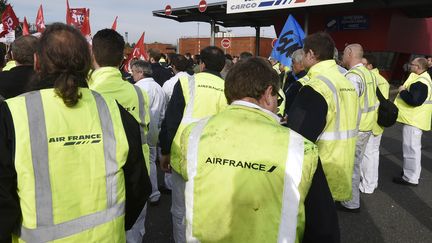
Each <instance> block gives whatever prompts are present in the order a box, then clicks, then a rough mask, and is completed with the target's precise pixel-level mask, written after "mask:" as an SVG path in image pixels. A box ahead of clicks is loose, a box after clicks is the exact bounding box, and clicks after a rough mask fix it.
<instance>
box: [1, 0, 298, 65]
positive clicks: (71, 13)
mask: <svg viewBox="0 0 432 243" xmlns="http://www.w3.org/2000/svg"><path fill="white" fill-rule="evenodd" d="M1 17H2V18H1V21H2V25H3V26H2V27H3V31H1V32H0V37H3V36H5V35H6V34H7V33H9V32H12V31H13V30H14V29H15V28H16V27H17V26H18V25H19V20H18V18H17V16H16V15H15V12H14V11H13V9H12V6H11V5H9V4H8V5H7V6H6V9H5V11H4V12H3V14H2V16H1ZM117 19H118V16H116V18H115V20H114V23H113V24H112V27H111V28H112V29H113V30H116V29H117ZM35 23H36V29H37V32H38V33H42V32H43V31H44V29H45V20H44V14H43V8H42V5H40V6H39V9H38V12H37V16H36V21H35ZM66 24H68V25H72V26H75V27H76V28H77V29H79V30H80V31H81V33H82V34H83V35H84V37H86V39H87V40H88V41H89V43H91V29H90V9H88V8H70V7H69V1H68V0H66ZM22 30H23V35H29V34H30V31H29V24H28V22H27V19H26V17H24V21H23V27H22ZM304 37H305V33H304V31H303V30H302V28H301V26H300V25H299V24H298V23H297V21H296V20H295V19H294V17H293V16H292V15H289V17H288V19H287V21H286V23H285V26H284V27H283V29H282V31H281V33H280V35H279V38H278V40H277V41H276V43H275V45H274V48H273V51H272V53H271V57H273V58H274V59H276V60H278V61H279V62H280V63H281V64H283V65H285V66H287V67H290V66H291V63H292V62H291V54H292V53H293V52H294V51H295V50H297V49H299V48H302V47H303V39H304ZM134 59H142V60H148V56H147V52H146V48H145V45H144V33H142V35H141V37H140V39H139V40H138V42H137V43H136V45H135V47H134V49H133V51H132V52H131V54H130V55H129V56H128V57H127V59H126V62H125V65H124V66H125V71H129V66H130V62H131V61H132V60H134Z"/></svg>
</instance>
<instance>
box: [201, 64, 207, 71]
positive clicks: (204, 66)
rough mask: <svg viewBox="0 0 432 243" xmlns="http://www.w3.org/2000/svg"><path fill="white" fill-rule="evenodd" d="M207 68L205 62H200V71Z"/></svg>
mask: <svg viewBox="0 0 432 243" xmlns="http://www.w3.org/2000/svg"><path fill="white" fill-rule="evenodd" d="M205 68H206V65H205V63H204V62H200V71H201V72H202V71H204V69H205Z"/></svg>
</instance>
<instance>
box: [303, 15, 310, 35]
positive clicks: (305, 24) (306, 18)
mask: <svg viewBox="0 0 432 243" xmlns="http://www.w3.org/2000/svg"><path fill="white" fill-rule="evenodd" d="M308 32H309V14H308V13H306V14H305V21H304V33H305V36H307V35H308Z"/></svg>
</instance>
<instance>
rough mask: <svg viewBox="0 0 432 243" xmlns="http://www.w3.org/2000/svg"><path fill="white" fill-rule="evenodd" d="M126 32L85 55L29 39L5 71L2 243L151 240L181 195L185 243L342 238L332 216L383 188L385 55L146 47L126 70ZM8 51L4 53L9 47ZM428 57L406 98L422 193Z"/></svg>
mask: <svg viewBox="0 0 432 243" xmlns="http://www.w3.org/2000/svg"><path fill="white" fill-rule="evenodd" d="M124 47H125V42H124V40H123V37H122V36H121V35H120V34H119V33H117V32H116V31H115V30H112V29H103V30H100V31H98V32H97V33H96V34H95V35H94V37H93V40H92V45H91V46H90V47H89V45H88V43H87V41H86V39H85V38H84V37H83V36H82V35H81V33H79V31H77V30H76V29H74V28H73V27H71V26H67V25H64V24H60V23H56V24H53V25H50V26H49V27H48V28H47V29H46V30H45V31H44V33H43V34H42V36H41V37H40V39H38V38H36V37H33V36H22V37H19V38H17V39H16V40H15V41H14V43H12V46H11V48H10V50H11V52H10V60H9V62H8V63H2V66H4V67H3V71H2V72H0V95H1V96H2V97H1V98H2V100H3V101H2V102H1V104H0V151H1V153H0V154H1V156H0V215H1V217H0V242H11V241H12V240H18V239H19V240H23V241H26V242H47V241H57V240H60V241H67V242H90V241H91V242H108V241H109V242H125V241H126V242H142V239H143V236H144V234H145V227H144V225H145V219H146V212H147V206H148V205H149V206H155V205H158V203H159V201H160V200H161V192H160V188H158V184H160V183H158V181H157V174H158V168H157V166H158V163H159V166H160V170H162V171H163V172H164V173H165V177H164V182H163V184H164V185H165V188H166V189H167V190H171V195H172V205H171V214H172V222H173V237H174V240H175V242H340V233H339V224H338V219H337V214H336V210H337V209H339V210H342V211H345V212H350V213H358V212H359V211H360V208H361V205H360V196H361V195H360V194H361V193H367V194H370V193H373V192H374V190H375V189H376V188H377V187H378V166H379V147H380V141H381V137H382V133H383V131H384V125H383V124H381V123H380V119H385V118H386V117H383V116H386V114H387V113H385V107H383V103H384V101H388V99H389V90H390V85H389V83H388V82H387V80H386V79H385V78H384V77H383V76H381V75H380V73H379V70H378V69H377V60H376V59H375V57H374V56H373V55H370V54H365V53H364V50H363V47H362V46H361V45H360V44H357V43H351V44H349V45H347V46H346V47H345V49H344V50H343V55H342V57H341V58H340V60H339V58H338V51H337V49H336V48H335V44H334V42H333V40H332V38H331V37H330V35H328V34H327V33H324V32H318V33H314V34H311V35H308V36H307V37H306V38H305V39H304V46H303V48H302V49H299V50H296V51H294V52H293V53H292V56H291V57H292V66H291V67H285V66H283V65H282V64H280V63H279V62H278V61H277V60H274V59H271V58H270V59H264V58H260V57H254V56H253V55H252V54H251V53H247V52H244V53H241V54H240V55H239V57H231V56H230V55H225V54H224V53H223V51H222V50H221V49H219V48H218V47H214V46H209V47H205V48H204V49H202V50H201V51H200V53H199V55H196V56H193V57H192V55H191V54H186V55H180V54H167V55H166V56H165V55H164V54H162V53H160V51H158V50H155V49H150V50H148V56H149V60H147V61H144V60H134V61H133V62H132V63H131V64H130V70H131V73H127V72H125V71H123V69H122V67H123V66H124V65H125V63H124V61H125V60H124V56H123V55H124V54H123V52H124ZM4 54H5V53H4ZM431 61H432V60H429V61H428V59H427V58H425V57H417V58H415V59H413V60H412V61H411V62H410V64H409V67H410V72H411V74H410V76H409V77H408V79H407V80H406V81H405V82H404V84H403V85H402V86H400V88H399V90H398V95H397V97H396V99H395V101H394V104H395V105H396V107H397V108H398V110H399V111H398V116H397V121H398V122H400V123H402V124H403V160H404V163H403V170H402V171H401V174H400V175H395V178H394V179H393V182H394V183H397V184H401V185H405V186H417V185H418V184H419V177H420V172H421V161H420V160H421V135H422V132H423V131H429V130H431V118H432V80H431V77H430V75H429V73H428V69H429V67H430V66H432V65H430V64H432V63H431Z"/></svg>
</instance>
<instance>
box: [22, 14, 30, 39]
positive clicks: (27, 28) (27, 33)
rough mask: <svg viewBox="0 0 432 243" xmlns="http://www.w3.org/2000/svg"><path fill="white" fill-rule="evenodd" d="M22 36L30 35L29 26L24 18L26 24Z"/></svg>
mask: <svg viewBox="0 0 432 243" xmlns="http://www.w3.org/2000/svg"><path fill="white" fill-rule="evenodd" d="M22 34H23V35H30V31H29V25H28V23H27V19H26V17H24V22H23V27H22Z"/></svg>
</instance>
